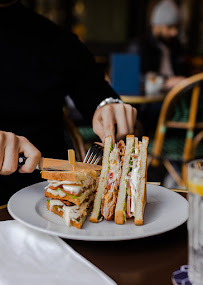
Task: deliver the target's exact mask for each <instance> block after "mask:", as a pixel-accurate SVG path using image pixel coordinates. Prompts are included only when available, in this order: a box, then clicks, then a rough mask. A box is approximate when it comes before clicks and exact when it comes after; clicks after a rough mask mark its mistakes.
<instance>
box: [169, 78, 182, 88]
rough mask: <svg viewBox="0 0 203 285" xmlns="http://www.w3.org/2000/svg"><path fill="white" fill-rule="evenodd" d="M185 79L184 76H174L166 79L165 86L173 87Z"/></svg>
mask: <svg viewBox="0 0 203 285" xmlns="http://www.w3.org/2000/svg"><path fill="white" fill-rule="evenodd" d="M183 79H185V77H183V76H172V77H170V78H168V79H167V80H166V82H165V87H166V88H167V89H171V88H173V87H174V86H175V85H176V84H178V83H179V82H180V81H182V80H183Z"/></svg>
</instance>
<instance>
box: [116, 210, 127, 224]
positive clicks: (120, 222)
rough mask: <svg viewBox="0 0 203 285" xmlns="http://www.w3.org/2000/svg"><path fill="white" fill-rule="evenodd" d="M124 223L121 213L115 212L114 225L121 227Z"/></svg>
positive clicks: (119, 211)
mask: <svg viewBox="0 0 203 285" xmlns="http://www.w3.org/2000/svg"><path fill="white" fill-rule="evenodd" d="M124 222H125V220H124V215H123V211H121V210H118V211H116V212H115V223H116V224H118V225H123V224H124Z"/></svg>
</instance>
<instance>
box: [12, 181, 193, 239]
mask: <svg viewBox="0 0 203 285" xmlns="http://www.w3.org/2000/svg"><path fill="white" fill-rule="evenodd" d="M46 185H47V182H41V183H37V184H34V185H31V186H29V187H26V188H23V189H22V190H20V191H18V192H17V193H15V194H14V195H13V196H12V197H11V198H10V200H9V202H8V211H9V213H10V215H11V216H12V217H13V218H14V219H16V220H18V221H19V222H21V223H23V224H25V225H27V226H29V227H31V228H34V229H36V230H39V231H42V232H46V233H48V234H51V235H56V236H60V237H63V238H68V239H76V240H93V241H112V240H129V239H137V238H143V237H148V236H153V235H157V234H160V233H164V232H166V231H169V230H172V229H174V228H176V227H178V226H180V225H181V224H183V223H184V222H185V221H186V220H187V218H188V202H187V200H186V199H185V198H183V197H182V196H181V195H179V194H177V193H174V192H172V191H171V190H168V189H166V188H164V187H160V186H155V185H147V205H146V208H145V213H144V225H143V226H135V225H134V223H133V219H131V220H128V221H127V223H125V224H124V225H116V224H115V223H114V221H102V222H100V223H98V224H95V223H91V222H90V221H89V218H88V219H87V220H86V222H85V224H84V225H83V228H82V229H80V230H79V229H76V228H75V227H67V226H66V225H65V224H64V220H63V219H62V218H61V217H59V216H57V215H55V214H54V213H52V212H50V211H48V210H47V209H46V198H45V197H44V187H45V186H46Z"/></svg>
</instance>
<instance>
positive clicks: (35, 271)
mask: <svg viewBox="0 0 203 285" xmlns="http://www.w3.org/2000/svg"><path fill="white" fill-rule="evenodd" d="M0 284H1V285H11V284H12V285H13V284H20V285H24V284H26V285H28V284H29V285H41V284H43V285H46V284H48V285H52V284H53V285H56V284H59V285H63V284H66V285H68V284H71V285H80V284H83V285H86V284H88V285H91V284H96V285H100V284H101V285H105V284H107V285H114V284H116V283H115V282H114V281H113V280H112V279H110V278H109V277H108V276H107V275H105V274H104V273H103V272H102V271H101V270H99V269H98V268H97V267H96V266H94V265H93V264H91V263H90V262H89V261H87V260H86V259H85V258H83V257H82V256H81V255H80V254H78V253H77V252H76V251H74V250H73V249H72V248H71V247H70V246H69V245H68V244H66V243H65V242H64V241H63V240H62V239H60V238H59V237H56V236H51V235H48V234H46V233H42V232H38V231H36V230H34V229H31V228H29V227H27V226H24V225H23V224H21V223H19V222H17V221H5V222H0Z"/></svg>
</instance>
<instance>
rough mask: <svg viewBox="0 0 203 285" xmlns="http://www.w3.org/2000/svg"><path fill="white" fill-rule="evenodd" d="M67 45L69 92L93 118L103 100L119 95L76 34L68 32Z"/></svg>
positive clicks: (82, 109)
mask: <svg viewBox="0 0 203 285" xmlns="http://www.w3.org/2000/svg"><path fill="white" fill-rule="evenodd" d="M66 47H67V50H66V51H65V52H66V58H65V60H66V62H65V74H66V77H65V78H64V80H65V82H67V87H68V94H69V95H70V96H71V98H72V99H73V100H74V103H75V105H76V107H77V108H78V110H79V111H80V112H81V113H82V115H83V116H84V117H85V118H87V119H92V116H93V114H94V112H95V110H96V107H97V106H98V105H99V103H100V102H101V101H102V100H104V99H105V98H108V97H113V98H119V96H118V95H117V93H116V92H115V91H114V90H113V89H112V88H111V86H110V85H109V84H108V83H107V82H106V81H105V80H104V76H103V73H102V72H101V71H100V69H99V68H98V66H97V64H96V62H95V60H94V57H93V55H92V54H91V52H90V51H89V50H88V49H87V47H86V46H85V45H84V44H83V43H82V42H80V41H79V39H78V38H77V37H76V36H75V35H74V34H72V33H69V34H68V37H67V40H66Z"/></svg>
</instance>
